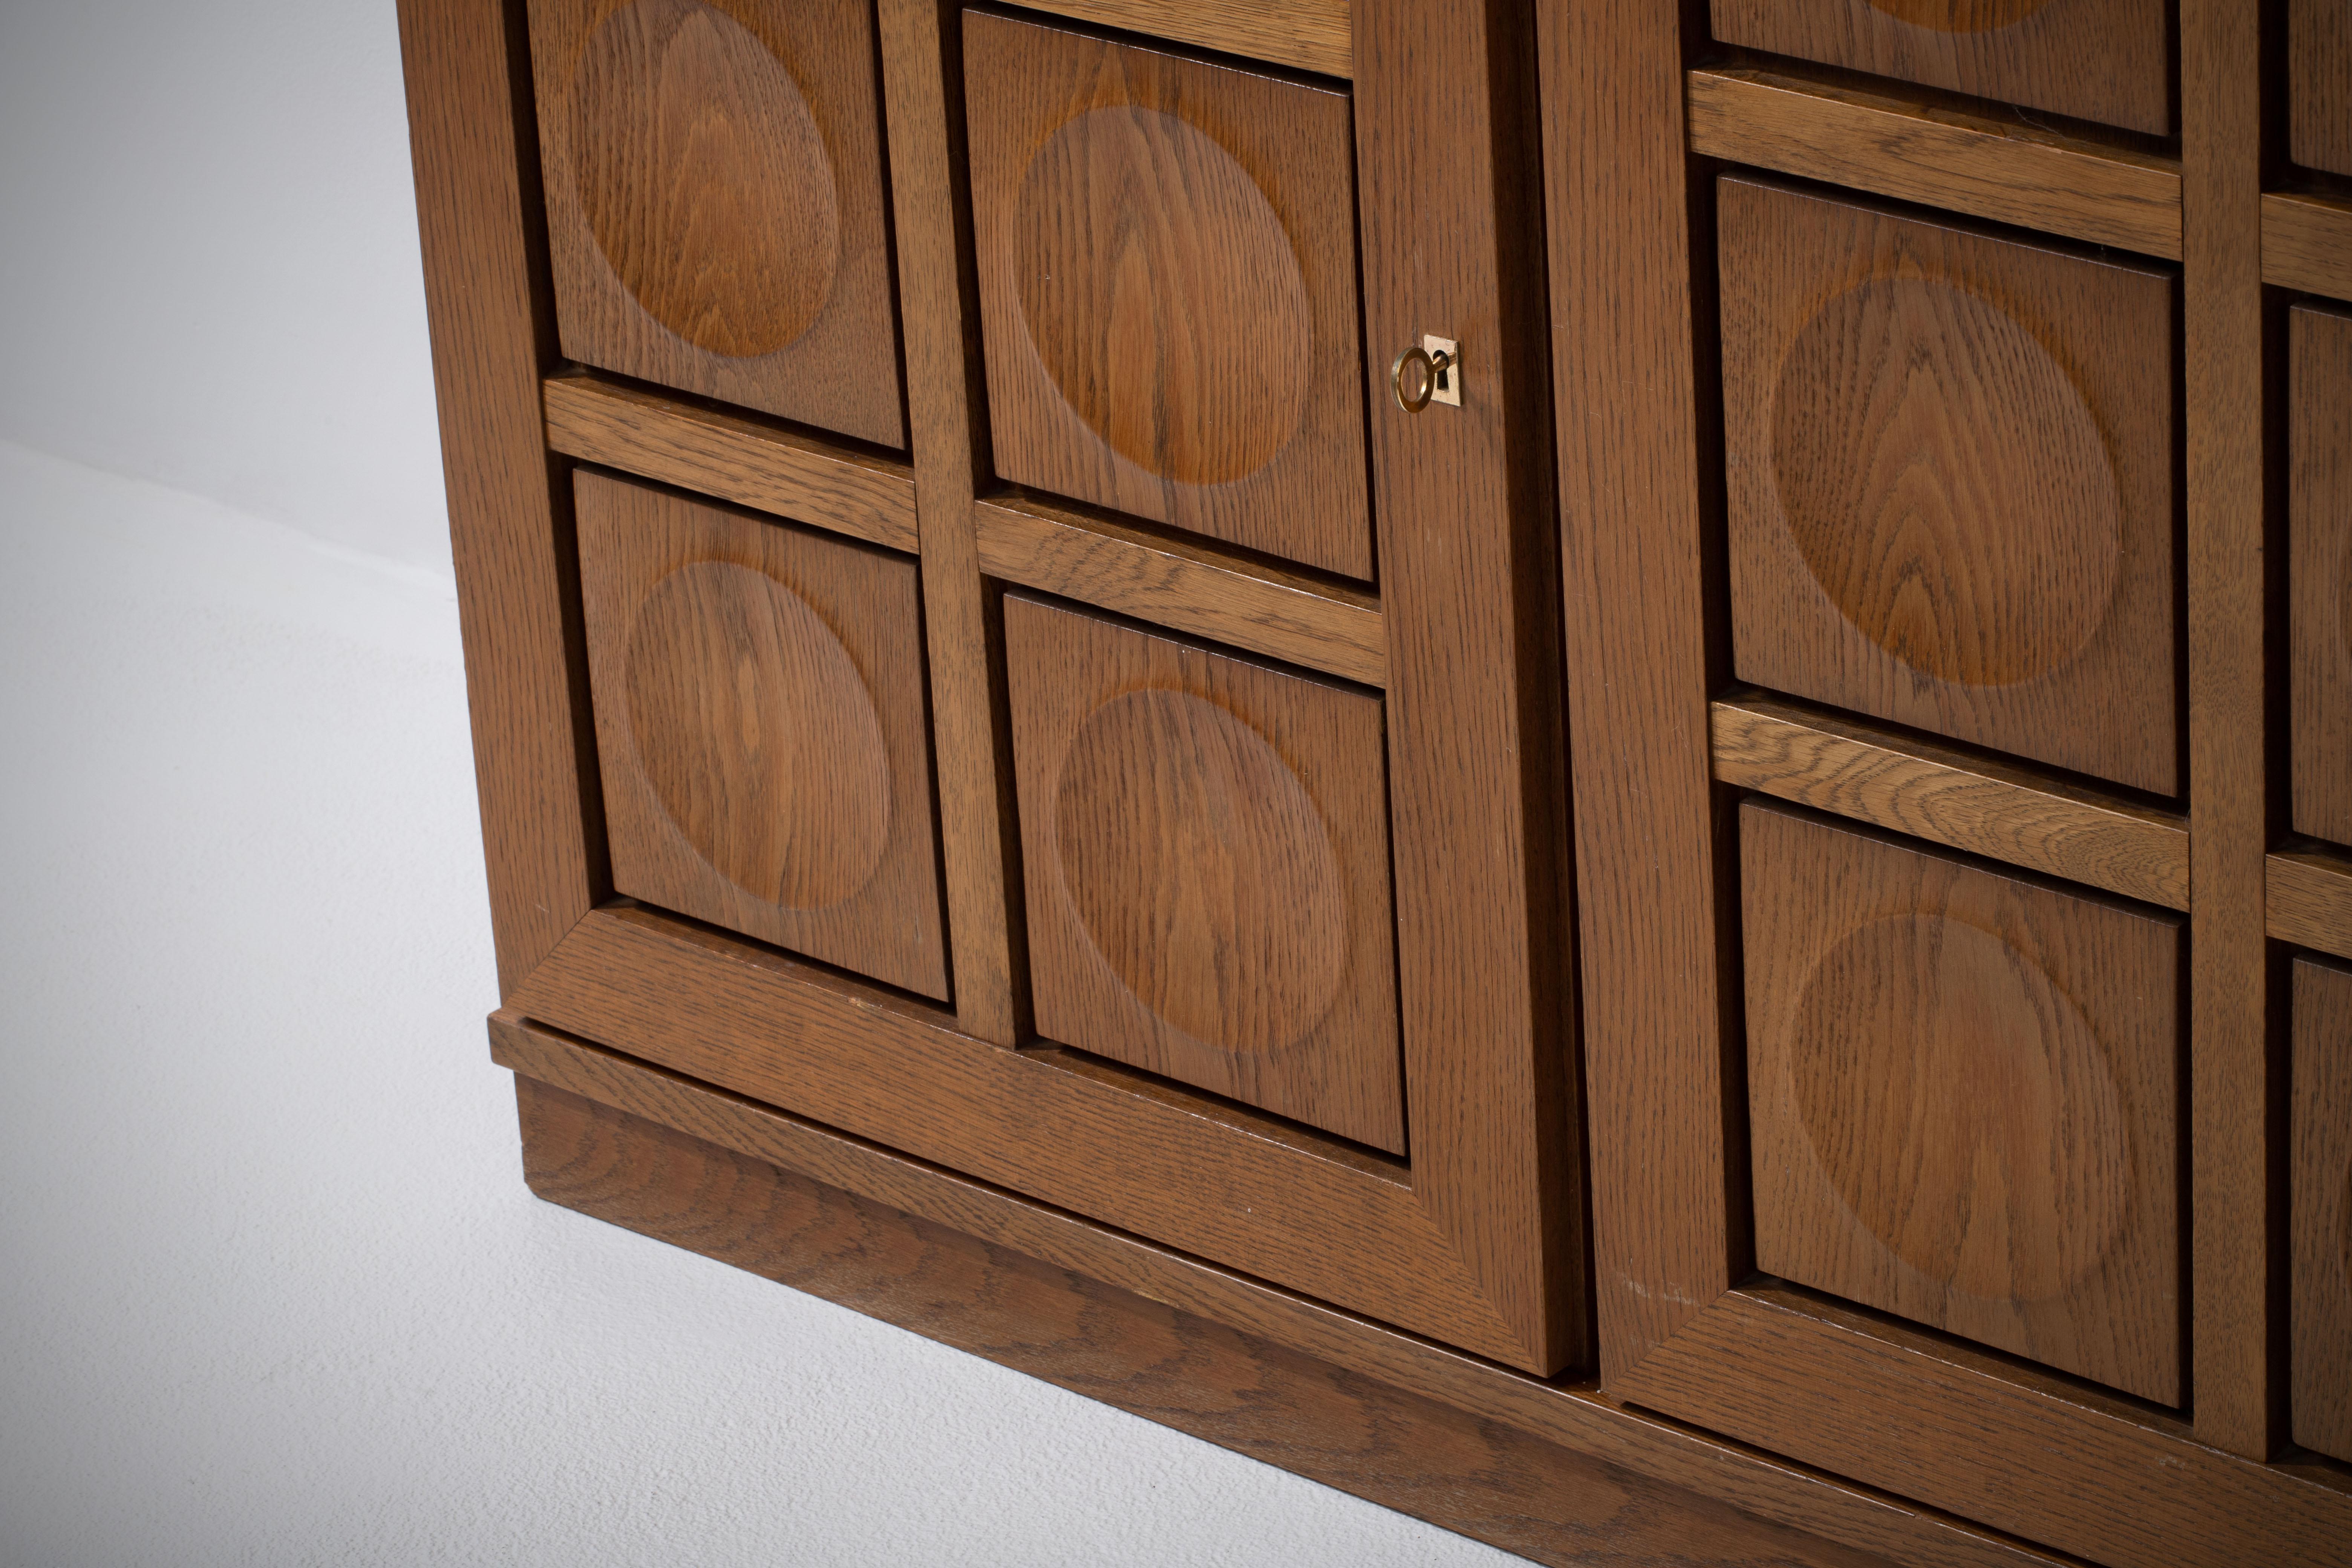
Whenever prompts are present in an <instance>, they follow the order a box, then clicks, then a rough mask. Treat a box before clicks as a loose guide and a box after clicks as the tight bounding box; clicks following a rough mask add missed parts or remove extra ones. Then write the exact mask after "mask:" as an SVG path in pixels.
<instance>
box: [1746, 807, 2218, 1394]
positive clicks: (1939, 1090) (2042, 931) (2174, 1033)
mask: <svg viewBox="0 0 2352 1568" xmlns="http://www.w3.org/2000/svg"><path fill="white" fill-rule="evenodd" d="M1740 846H1741V897H1742V901H1743V904H1744V909H1745V921H1744V923H1745V929H1746V938H1747V941H1746V946H1745V951H1746V953H1747V977H1748V1106H1749V1125H1750V1134H1749V1135H1750V1137H1751V1138H1752V1139H1753V1141H1754V1149H1755V1163H1756V1175H1755V1193H1756V1261H1757V1266H1758V1267H1759V1268H1762V1269H1764V1270H1765V1271H1766V1272H1767V1273H1770V1274H1777V1275H1780V1276H1781V1277H1783V1278H1785V1279H1792V1280H1795V1281H1797V1282H1799V1283H1801V1284H1806V1285H1811V1286H1814V1287H1817V1288H1819V1289H1824V1290H1828V1291H1830V1292H1832V1293H1833V1294H1836V1295H1839V1296H1843V1297H1845V1298H1847V1299H1849V1300H1854V1301H1859V1302H1862V1303H1864V1305H1867V1306H1873V1307H1878V1308H1883V1309H1885V1310H1888V1311H1891V1312H1895V1313H1897V1314H1899V1315H1900V1316H1903V1317H1906V1318H1909V1319H1912V1320H1914V1321H1917V1322H1921V1323H1925V1324H1927V1325H1928V1326H1929V1327H1932V1328H1938V1329H1944V1330H1948V1331H1951V1332H1954V1333H1958V1334H1963V1335H1966V1336H1967V1337H1969V1338H1970V1339H1973V1340H1977V1341H1979V1342H1983V1343H1986V1344H1990V1345H1993V1346H1996V1347H1998V1348H2000V1349H2002V1350H2007V1351H2011V1352H2015V1353H2017V1354H2019V1355H2022V1356H2025V1357H2028V1358H2030V1359H2032V1360H2033V1361H2037V1362H2041V1363H2045V1364H2047V1365H2050V1366H2053V1367H2056V1368H2058V1369H2059V1370H2061V1371H2064V1372H2071V1373H2078V1374H2080V1375H2082V1376H2084V1377H2089V1378H2092V1379H2095V1380H2096V1381H2098V1382H2101V1383H2105V1384H2110V1385H2112V1386H2114V1387H2116V1388H2120V1389H2123V1390H2124V1391H2126V1392H2127V1393H2130V1394H2138V1395H2140V1396H2141V1397H2143V1398H2147V1399H2151V1400H2154V1401H2156V1402H2157V1403H2158V1404H2163V1405H2174V1404H2178V1403H2179V1402H2180V1396H2181V1389H2182V1386H2183V1384H2182V1380H2181V1368H2180V1296H2179V1272H2180V1268H2179V1260H2180V1245H2179V1217H2178V1212H2177V1203H2176V1191H2177V1189H2176V1182H2175V1173H2176V1170H2177V1168H2178V1161H2179V1151H2178V1149H2177V1148H2176V1147H2175V1144H2176V1140H2177V1133H2176V1131H2175V1128H2176V1121H2175V1118H2176V1115H2177V1109H2176V1098H2177V1097H2176V1095H2175V1092H2174V1083H2175V1080H2176V1079H2177V1077H2178V1075H2179V1053H2180V1022H2181V1021H2180V1017H2179V1005H2178V1003H2179V985H2180V968H2181V961H2182V954H2181V947H2182V942H2181V931H2182V922H2181V921H2179V919H2178V918H2177V917H2175V916H2171V915H2165V914H2158V913H2156V912H2154V911H2151V910H2139V909H2127V908H2125V907H2123V906H2121V905H2116V904H2110V903H2106V902H2103V901H2097V900H2093V899H2091V898H2088V897H2084V896H2083V895H2080V894H2076V893H2072V892H2067V891H2063V890H2060V889H2055V888H2051V887H2044V886H2042V885H2040V884H2037V883H2033V882H2028V881H2024V880H2021V879H2014V878H2011V877H2007V876H2004V875H2001V874H1999V873H1996V872H1993V871H1989V870H1983V869H1979V868H1974V867H1970V866H1968V865H1965V864H1962V863H1960V862H1958V861H1955V860H1950V859H1947V858H1944V857H1942V856H1938V855H1931V854H1927V853H1924V852H1922V851H1920V850H1917V849H1914V848H1912V847H1908V846H1907V845H1905V844H1902V843H1899V842H1897V841H1895V840H1890V839H1884V838H1880V837H1876V836H1874V835H1871V834H1866V833H1864V832H1863V831H1862V830H1859V829H1855V828H1852V827H1848V826H1843V825H1833V824H1830V823H1825V822H1823V821H1822V820H1819V819H1816V818H1809V817H1803V816H1795V815H1792V814H1790V812H1788V810H1787V809H1786V808H1785V807H1781V806H1777V805H1760V804H1755V803H1751V804H1749V805H1747V806H1745V807H1743V808H1742V810H1741V812H1740Z"/></svg>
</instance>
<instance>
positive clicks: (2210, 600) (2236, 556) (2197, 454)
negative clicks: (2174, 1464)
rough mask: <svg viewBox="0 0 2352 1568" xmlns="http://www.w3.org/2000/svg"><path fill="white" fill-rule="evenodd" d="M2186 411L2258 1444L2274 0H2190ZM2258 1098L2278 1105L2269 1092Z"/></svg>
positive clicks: (2208, 828)
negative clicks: (2266, 69) (2267, 195)
mask: <svg viewBox="0 0 2352 1568" xmlns="http://www.w3.org/2000/svg"><path fill="white" fill-rule="evenodd" d="M2179 17H2180V100H2181V128H2180V147H2181V158H2180V176H2181V193H2180V194H2181V274H2182V279H2181V281H2182V308H2181V321H2182V335H2181V341H2182V349H2181V353H2182V363H2183V365H2184V368H2185V371H2186V378H2185V381H2184V383H2183V391H2184V398H2183V407H2184V409H2185V411H2186V412H2185V415H2184V420H2183V427H2184V434H2185V435H2186V437H2187V443H2186V446H2187V465H2186V475H2187V478H2186V492H2187V500H2188V503H2189V505H2188V545H2187V560H2186V563H2185V564H2186V572H2185V577H2186V584H2187V587H2188V616H2189V624H2188V627H2187V634H2188V635H2187V639H2186V640H2187V647H2188V655H2189V779H2188V784H2189V887H2190V888H2191V889H2192V890H2193V892H2192V896H2193V898H2194V899H2195V905H2194V907H2193V908H2192V909H2191V910H2190V912H2189V956H2190V968H2189V1039H2190V1051H2189V1144H2190V1147H2192V1148H2194V1149H2195V1150H2196V1151H2197V1165H2196V1181H2195V1183H2194V1184H2193V1194H2194V1205H2193V1208H2192V1211H2191V1216H2190V1220H2189V1230H2190V1235H2191V1236H2192V1237H2194V1238H2195V1254H2194V1258H2193V1259H2192V1263H2191V1271H2190V1272H2191V1277H2190V1283H2189V1297H2190V1300H2193V1301H2194V1302H2195V1303H2196V1315H2195V1323H2194V1331H2195V1342H2194V1345H2193V1347H2192V1349H2191V1352H2190V1359H2191V1362H2192V1363H2193V1364H2194V1365H2195V1367H2196V1369H2197V1371H2196V1375H2197V1400H2196V1404H2197V1436H2198V1438H2199V1440H2200V1441H2202V1442H2206V1443H2210V1444H2212V1445H2213V1446H2214V1447H2219V1448H2222V1449H2226V1450H2227V1451H2229V1452H2231V1453H2233V1454H2240V1455H2243V1456H2245V1457H2246V1458H2264V1457H2266V1456H2267V1455H2269V1453H2270V1452H2271V1451H2272V1449H2273V1447H2274V1446H2275V1445H2276V1443H2277V1441H2278V1440H2279V1438H2280V1437H2281V1436H2284V1426H2285V1421H2284V1416H2285V1413H2284V1410H2283V1409H2282V1408H2281V1406H2280V1405H2279V1402H2278V1401H2277V1399H2276V1398H2275V1396H2274V1395H2275V1393H2276V1385H2275V1383H2274V1373H2275V1370H2276V1362H2277V1353H2278V1350H2279V1347H2278V1346H2277V1345H2276V1344H2275V1340H2274V1336H2275V1334H2276V1332H2277V1325H2278V1321H2279V1313H2278V1311H2277V1310H2276V1309H2277V1307H2278V1305H2279V1303H2278V1302H2277V1300H2276V1297H2275V1291H2276V1289H2277V1288H2278V1287H2279V1285H2280V1284H2282V1283H2283V1281H2282V1280H2281V1279H2280V1277H2279V1275H2278V1273H2277V1272H2276V1271H2275V1270H2274V1269H2273V1268H2272V1259H2273V1258H2276V1257H2277V1256H2278V1248H2279V1247H2281V1246H2282V1245H2284V1237H2281V1236H2280V1235H2279V1234H2278V1231H2277V1226H2278V1216H2279V1214H2280V1212H2281V1210H2280V1206H2279V1205H2277V1204H2274V1203H2273V1202H2272V1196H2273V1192H2272V1172H2273V1169H2274V1168H2275V1163H2276V1162H2275V1160H2274V1157H2273V1156H2274V1154H2275V1152H2276V1151H2275V1144H2274V1142H2273V1136H2274V1134H2273V1129H2274V1128H2277V1127H2281V1126H2283V1125H2284V1107H2283V1106H2280V1105H2279V1104H2278V1103H2277V1096H2278V1089H2276V1087H2275V1085H2276V1083H2277V1076H2276V1075H2275V1074H2273V1071H2272V1066H2273V1063H2272V1055H2271V1050H2272V1033H2273V1032H2272V1027H2271V1025H2272V1019H2271V1016H2270V974H2269V962H2268V961H2269V953H2268V952H2267V950H2266V949H2265V947H2264V945H2263V852H2264V851H2265V850H2267V849H2268V848H2269V847H2270V838H2271V835H2272V833H2273V831H2274V829H2275V826H2276V825H2274V824H2273V823H2272V822H2271V820H2270V802H2271V795H2272V790H2271V781H2270V778H2269V769H2268V759H2269V742H2270V710H2271V701H2270V696H2271V693H2270V688H2269V679H2270V670H2269V663H2270V661H2269V658H2268V654H2269V642H2270V631H2269V628H2270V626H2271V622H2270V620H2269V616H2270V614H2271V611H2270V607H2269V602H2268V584H2267V583H2266V582H2265V572H2266V569H2267V567H2266V563H2267V562H2268V561H2271V560H2274V559H2275V558H2276V557H2275V554H2274V553H2273V552H2274V551H2275V549H2276V544H2277V541H2276V540H2275V538H2274V536H2273V531H2272V529H2271V528H2270V526H2269V522H2270V520H2269V518H2268V517H2267V516H2266V501H2267V497H2268V489H2267V488H2266V485H2265V478H2266V475H2265V465H2264V441H2263V432H2264V426H2265V403H2266V401H2267V400H2268V398H2269V397H2270V393H2269V390H2268V382H2267V380H2266V378H2265V376H2264V365H2263V358H2264V336H2265V328H2264V323H2263V278H2262V253H2261V247H2260V246H2259V245H2258V244H2255V243H2250V241H2251V240H2252V238H2253V237H2255V236H2258V235H2259V234H2260V233H2261V232H2262V207H2261V204H2262V168H2263V156H2262V154H2263V145H2262V143H2263V106H2262V83H2263V47H2262V36H2261V34H2262V28H2261V21H2262V18H2261V16H2260V14H2259V8H2258V7H2255V6H2251V5H2244V4H2242V3H2241V0H2179ZM2258 1108H2259V1109H2258Z"/></svg>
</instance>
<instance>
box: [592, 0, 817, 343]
mask: <svg viewBox="0 0 2352 1568" xmlns="http://www.w3.org/2000/svg"><path fill="white" fill-rule="evenodd" d="M572 104H573V106H574V115H573V134H572V156H573V160H574V172H575V174H577V177H578V181H579V186H580V206H581V210H582V211H583V213H584V214H586V216H587V219H588V226H589V229H590V231H591V232H592V233H593V234H594V236H595V237H596V243H597V245H598V246H599V247H601V248H602V249H603V250H604V257H605V259H606V260H608V261H610V262H611V263H612V265H613V270H614V273H615V274H617V275H618V276H619V278H620V279H621V281H622V283H624V284H625V285H626V287H627V288H628V290H629V292H630V293H631V294H633V295H635V298H636V300H637V302H638V303H639V304H641V305H643V306H644V307H645V308H646V311H647V312H648V313H649V314H650V315H652V317H653V318H654V319H655V320H656V321H659V322H660V323H661V324H662V325H664V326H666V327H667V328H668V329H669V330H670V331H673V332H676V333H677V335H678V336H679V337H681V338H684V339H685V340H686V341H687V342H690V343H693V344H695V345H696V346H697V347H698V348H703V349H707V350H709V352H711V353H717V354H725V355H727V356H729V357H730V358H736V359H746V358H751V357H752V356H755V355H759V354H767V353H775V352H776V351H777V350H778V349H781V348H783V347H785V346H787V345H788V344H790V343H792V342H793V341H794V340H796V339H798V338H799V337H800V335H801V334H802V333H803V332H805V331H808V329H809V326H810V324H811V323H813V322H814V321H815V320H816V318H817V314H818V312H819V311H821V310H824V302H825V300H826V299H827V297H828V296H830V295H831V294H832V292H833V279H834V272H835V268H836V266H837V265H838V264H839V261H840V258H841V219H840V213H839V211H838V209H837V207H836V205H835V195H834V186H833V163H832V159H831V157H830V156H829V155H828V154H827V153H826V152H825V146H824V136H823V135H822V134H820V133H819V132H818V130H817V125H816V120H815V117H814V115H812V114H811V113H810V111H809V106H808V100H806V99H804V98H803V97H802V96H801V90H800V87H799V85H798V84H797V83H795V82H794V81H793V78H792V74H791V73H790V72H789V71H787V70H786V69H785V68H784V66H783V62H782V61H781V60H779V59H777V58H776V57H775V56H774V55H773V54H772V53H771V52H770V51H769V49H768V47H767V46H766V45H765V44H762V43H761V41H760V40H759V38H758V37H755V36H754V35H753V34H752V33H751V30H750V29H749V28H747V27H745V26H743V25H742V24H741V23H740V22H738V21H737V20H735V18H734V17H732V16H728V15H727V14H726V13H725V12H723V11H719V10H716V9H714V8H712V7H711V6H709V5H698V4H695V3H694V0H634V3H633V4H630V5H624V6H622V7H621V8H620V9H619V10H617V11H614V13H613V14H612V15H611V16H607V17H605V18H604V22H603V24H602V25H601V26H598V27H597V29H596V31H595V32H594V34H593V35H592V36H591V37H589V39H588V42H587V45H586V46H585V47H583V49H582V50H581V54H580V63H579V67H578V73H577V76H576V77H575V79H574V80H573V83H572Z"/></svg>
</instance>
